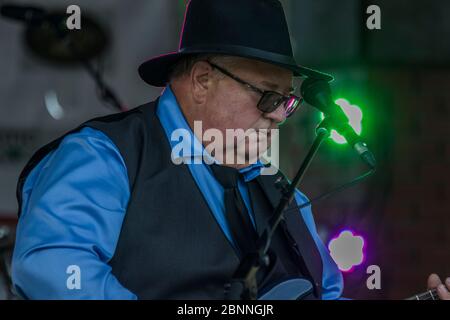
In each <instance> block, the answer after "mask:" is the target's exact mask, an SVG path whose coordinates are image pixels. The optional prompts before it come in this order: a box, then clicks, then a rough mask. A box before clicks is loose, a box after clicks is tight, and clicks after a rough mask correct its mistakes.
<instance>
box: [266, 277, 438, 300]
mask: <svg viewBox="0 0 450 320" xmlns="http://www.w3.org/2000/svg"><path fill="white" fill-rule="evenodd" d="M312 290H313V287H312V284H311V282H309V281H308V280H306V279H301V278H296V279H290V280H287V281H283V282H281V283H279V284H277V285H275V286H274V287H272V288H271V289H270V290H268V291H266V292H264V293H263V294H261V296H260V297H259V298H258V300H301V299H303V298H304V297H306V296H308V295H309V294H311V293H312ZM405 300H440V298H439V295H438V293H437V291H436V289H433V290H428V291H426V292H423V293H419V294H416V295H414V296H412V297H410V298H407V299H405Z"/></svg>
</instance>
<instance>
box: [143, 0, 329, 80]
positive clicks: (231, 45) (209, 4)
mask: <svg viewBox="0 0 450 320" xmlns="http://www.w3.org/2000/svg"><path fill="white" fill-rule="evenodd" d="M204 53H208V54H223V55H230V56H239V57H244V58H250V59H256V60H260V61H263V62H268V63H272V64H275V65H278V66H280V67H284V68H286V69H289V70H292V71H293V73H294V75H295V76H305V77H309V78H317V79H324V80H327V81H331V80H333V77H332V76H330V75H328V74H325V73H322V72H319V71H316V70H312V69H309V68H306V67H303V66H300V65H297V63H296V62H295V59H294V55H293V52H292V46H291V41H290V36H289V30H288V26H287V23H286V18H285V15H284V10H283V7H282V5H281V3H280V2H279V1H278V0H191V1H190V2H189V4H188V6H187V9H186V15H185V20H184V25H183V31H182V33H181V40H180V46H179V49H178V51H177V52H173V53H169V54H165V55H161V56H158V57H155V58H152V59H150V60H148V61H146V62H144V63H143V64H142V65H141V66H140V67H139V74H140V76H141V78H142V79H143V80H144V81H145V82H147V83H148V84H150V85H152V86H156V87H163V86H165V85H166V84H167V82H168V77H169V73H170V71H171V67H172V66H173V65H174V64H175V63H176V62H177V61H178V60H179V59H180V58H182V57H184V56H186V55H191V54H204Z"/></svg>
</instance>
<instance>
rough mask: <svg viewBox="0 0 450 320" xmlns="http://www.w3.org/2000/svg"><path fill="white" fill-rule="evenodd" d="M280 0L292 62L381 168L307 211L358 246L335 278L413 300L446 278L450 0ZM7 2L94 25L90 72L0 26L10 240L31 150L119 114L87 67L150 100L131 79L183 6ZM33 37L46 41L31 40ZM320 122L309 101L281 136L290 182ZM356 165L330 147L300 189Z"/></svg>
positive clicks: (1, 131) (4, 212) (137, 100)
mask: <svg viewBox="0 0 450 320" xmlns="http://www.w3.org/2000/svg"><path fill="white" fill-rule="evenodd" d="M281 2H282V3H283V5H284V8H285V12H286V15H287V18H288V23H289V25H290V31H291V37H292V42H293V46H294V51H295V55H296V58H297V62H299V63H300V64H303V65H306V66H310V67H314V68H317V69H319V70H322V71H325V72H329V73H331V74H333V75H334V76H335V78H336V80H335V81H334V82H333V84H332V87H333V91H334V93H335V98H336V99H341V100H340V102H341V103H343V104H344V105H346V106H347V107H348V108H349V110H354V111H355V112H356V114H357V115H358V117H357V118H358V119H357V120H356V122H357V123H359V125H360V127H361V128H360V129H361V134H362V135H363V136H364V137H365V139H366V141H367V142H368V143H369V144H370V146H371V149H372V151H374V153H375V156H376V157H377V160H378V163H379V169H378V172H377V174H376V175H375V176H373V177H372V178H370V179H369V180H367V181H365V182H364V183H362V184H360V185H358V186H356V187H353V188H352V189H350V190H347V191H345V192H343V193H341V194H339V195H338V196H334V197H332V198H330V199H327V200H325V201H323V202H320V203H318V204H317V205H315V206H314V208H313V212H314V214H315V217H316V223H317V226H318V229H319V233H320V235H321V237H322V239H323V241H324V242H325V243H326V245H327V246H328V245H329V244H330V243H331V242H332V240H333V239H336V238H339V235H342V231H345V230H352V232H353V233H354V235H358V236H360V237H361V239H364V241H363V243H364V249H363V252H364V256H363V259H362V262H361V263H359V264H357V263H356V262H355V263H354V266H353V268H351V269H349V271H347V272H345V273H344V278H345V292H344V295H345V296H347V297H350V298H365V299H378V298H384V299H401V298H406V297H408V296H410V295H411V294H413V293H416V292H421V291H423V289H424V288H425V285H426V283H425V281H426V277H427V275H428V274H429V273H431V272H436V273H439V274H441V275H442V276H446V275H449V274H450V249H449V248H450V233H449V232H448V229H449V226H450V204H449V201H448V199H449V197H450V183H449V177H450V174H449V160H450V141H449V136H450V135H449V133H450V132H449V113H450V112H449V111H450V90H448V88H449V86H450V42H449V41H447V39H449V38H450V20H448V19H447V17H446V14H447V13H448V12H450V2H448V1H446V0H429V1H427V2H424V1H419V0H408V1H407V0H396V1H388V0H378V1H370V2H369V1H366V0H340V1H333V0H284V1H281ZM5 3H7V1H0V5H2V4H5ZM8 3H9V2H8ZM14 4H23V5H30V6H36V7H41V8H43V9H45V10H48V11H50V12H65V9H66V8H67V6H69V5H73V4H76V5H78V6H79V7H80V8H81V13H82V19H83V17H84V16H86V17H88V18H89V19H90V20H89V21H91V23H87V24H86V28H87V27H88V26H91V30H93V31H92V33H90V35H92V36H93V34H96V36H93V37H94V39H97V40H98V41H94V43H95V44H97V45H98V47H96V48H94V50H93V52H94V53H95V54H91V55H89V54H88V55H87V56H86V59H88V58H89V59H88V60H89V63H90V64H91V66H92V70H91V71H89V70H88V71H89V72H86V66H85V65H84V66H83V64H79V63H67V60H66V63H63V62H64V59H62V61H61V59H60V61H59V62H57V61H55V60H57V59H55V57H54V54H53V55H52V53H54V52H55V51H56V52H58V53H59V55H57V56H58V57H60V58H61V57H63V56H64V54H63V53H61V49H60V48H59V47H58V46H57V45H55V43H54V42H52V41H53V40H52V39H53V38H51V36H48V32H47V33H46V32H45V30H44V29H43V30H41V33H39V32H38V29H34V32H31V31H30V30H29V31H28V32H27V28H26V27H25V26H24V25H23V24H21V23H17V22H14V21H11V20H8V19H5V18H3V17H1V18H0V40H1V42H0V43H1V46H2V47H1V51H0V54H1V59H0V70H1V74H2V77H1V78H0V83H1V84H0V225H6V226H7V228H8V230H9V232H8V234H9V238H10V239H11V235H13V234H14V232H13V230H14V225H15V222H16V210H17V203H16V199H15V186H16V182H17V177H18V175H19V173H20V170H21V169H22V168H23V166H24V164H25V163H26V161H27V160H28V159H29V157H30V156H31V155H32V153H33V152H34V151H35V150H36V149H37V148H38V147H39V146H42V145H43V144H45V143H47V142H49V141H50V140H52V139H53V138H56V137H57V136H59V135H60V134H62V133H64V132H65V131H67V130H69V129H71V128H73V127H75V126H77V125H78V124H80V123H81V122H83V121H86V120H88V119H91V118H93V117H95V116H100V115H106V114H109V113H113V112H116V110H114V109H111V108H110V107H109V105H111V104H107V103H105V102H104V99H103V100H102V99H101V95H102V94H101V93H100V98H99V95H98V94H99V92H98V90H99V83H98V79H96V78H95V73H97V75H100V76H101V78H102V80H104V82H105V83H107V84H108V85H109V87H110V88H112V90H113V92H114V93H115V94H116V95H117V97H118V99H119V100H120V101H121V102H122V103H123V104H124V105H126V106H127V107H128V108H133V107H135V106H138V105H140V104H142V103H145V102H148V101H150V100H152V99H154V98H156V97H157V96H158V95H159V93H160V92H161V89H159V88H152V87H149V86H147V85H146V84H145V83H144V82H143V81H142V80H140V78H139V76H138V73H137V67H138V65H139V64H140V63H141V62H143V61H144V60H146V59H147V58H148V57H150V56H156V55H159V54H162V53H166V52H170V51H175V50H176V49H177V46H178V41H179V32H180V29H181V24H182V21H183V14H184V9H185V1H184V0H170V1H167V0H134V1H124V0H108V1H97V2H94V1H87V0H77V1H65V0H46V1H42V0H28V1H19V0H17V1H14ZM372 4H376V5H378V6H379V7H380V8H381V19H382V24H381V27H382V28H381V30H368V29H367V28H366V19H367V18H368V15H367V14H366V8H367V7H368V6H369V5H372ZM82 21H83V20H82ZM86 21H88V20H86ZM82 28H83V26H82ZM47 31H48V30H47ZM46 35H47V36H46ZM36 39H37V40H36ZM45 39H47V42H45V41H44V40H45ZM41 43H47V44H46V45H45V46H43V47H40V46H39V45H36V44H41ZM52 44H53V46H52ZM86 46H87V45H86ZM86 46H82V47H81V49H83V47H84V48H86ZM51 48H54V50H51ZM58 48H59V49H58ZM81 49H80V50H81ZM88 53H89V52H88ZM49 56H50V57H53V58H50V59H49ZM66 57H67V56H66ZM69 60H70V59H69ZM92 71H93V72H94V73H92ZM93 75H94V77H92V76H93ZM100 91H101V90H100ZM355 106H356V107H355ZM320 119H321V115H320V113H318V112H317V111H315V110H314V109H313V108H311V107H309V106H305V107H304V108H303V109H302V110H301V111H300V112H298V113H297V114H296V115H295V116H294V117H292V118H290V120H289V121H288V122H287V123H286V124H285V125H283V127H282V128H281V135H280V137H281V155H280V160H281V167H282V169H283V171H284V172H285V173H286V174H287V175H288V176H292V175H293V174H294V173H295V171H296V169H297V166H298V165H299V164H300V162H301V160H302V159H303V156H304V154H305V152H306V150H307V147H309V145H310V143H311V142H312V140H313V138H314V128H315V126H316V125H317V124H318V123H319V122H320ZM363 171H364V168H363V166H362V164H361V163H360V161H359V159H358V158H357V156H355V154H354V153H353V152H352V151H351V150H350V149H349V148H348V146H347V145H346V144H337V143H336V142H334V141H333V140H330V141H328V142H327V143H325V144H324V145H323V146H322V147H321V149H320V150H319V153H318V155H317V157H316V159H315V161H314V162H313V164H312V166H311V169H310V170H309V171H308V173H307V176H306V177H305V179H304V181H303V183H302V186H301V187H300V189H301V190H302V191H303V192H304V193H306V195H307V196H309V197H310V198H311V197H314V196H315V195H318V194H320V193H322V192H324V191H327V190H329V189H331V188H332V187H334V186H336V185H338V184H340V183H342V182H344V181H347V180H349V179H351V178H353V177H356V176H357V175H358V174H360V173H362V172H363ZM0 230H1V229H0ZM344 234H345V233H344ZM0 238H1V237H0ZM358 239H359V238H358ZM358 243H360V242H358ZM8 246H9V247H8ZM8 246H6V247H4V248H8V249H7V250H6V249H5V250H4V251H5V252H7V251H8V250H9V251H10V245H8ZM355 247H357V248H358V251H359V250H360V246H359V245H356V246H355ZM0 248H3V247H1V244H0ZM0 250H3V249H0ZM4 251H0V253H1V254H3V252H4ZM358 253H359V252H358ZM6 260H7V259H6ZM355 261H356V260H355ZM370 265H378V266H380V269H381V272H382V274H381V279H382V280H381V289H380V290H369V289H368V288H367V287H366V279H367V277H368V274H367V273H366V269H367V267H368V266H370ZM7 269H8V268H7V267H3V264H2V265H0V273H2V274H6V277H0V279H1V280H0V287H1V286H2V284H3V288H5V286H6V285H7V281H8V278H7V272H8V270H7ZM0 298H5V299H6V298H10V295H9V291H8V290H7V289H0Z"/></svg>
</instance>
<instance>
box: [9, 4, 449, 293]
mask: <svg viewBox="0 0 450 320" xmlns="http://www.w3.org/2000/svg"><path fill="white" fill-rule="evenodd" d="M139 71H140V74H141V77H142V78H143V79H144V80H145V81H146V82H147V83H149V84H150V85H153V86H166V88H165V90H164V92H163V94H162V95H161V97H160V98H159V99H158V100H157V101H155V102H152V103H149V104H147V105H144V106H141V107H138V108H136V109H133V110H131V111H129V112H126V113H122V114H116V115H112V116H107V117H103V118H99V119H94V120H91V121H88V122H86V123H85V124H83V125H81V126H80V127H78V128H76V129H74V130H72V131H71V132H69V133H67V134H66V135H64V136H63V137H61V138H59V139H57V140H55V141H53V142H52V143H50V144H48V145H46V146H45V147H43V148H42V149H40V150H39V151H38V152H37V153H36V154H35V155H34V156H33V157H32V159H31V160H30V162H29V163H28V164H27V166H26V167H25V169H24V171H23V172H22V174H21V177H20V179H19V184H18V194H17V195H18V200H19V213H20V214H21V215H20V220H19V224H18V228H17V241H16V247H15V251H14V257H13V281H14V285H15V288H16V289H17V291H18V293H20V295H22V296H23V297H25V298H30V299H137V298H139V299H224V298H225V297H228V295H229V294H230V292H229V288H230V283H231V282H232V280H233V274H234V272H235V270H236V268H237V267H238V266H239V263H240V261H242V260H243V259H244V258H245V257H246V256H247V254H249V253H251V252H254V250H255V248H256V242H257V238H258V236H260V235H261V233H262V232H263V231H264V228H265V227H267V221H268V219H269V218H270V217H271V214H272V212H273V209H274V207H275V206H276V205H277V203H278V201H279V199H280V191H279V190H278V189H277V187H276V185H275V182H276V181H277V179H279V178H281V179H283V177H282V176H281V174H280V173H279V172H277V173H276V174H275V175H261V170H262V169H263V167H264V166H263V164H262V163H261V161H256V162H255V161H252V160H251V159H250V157H248V156H249V154H250V152H249V151H248V150H249V149H252V147H254V144H258V143H259V142H261V141H260V140H263V138H264V134H262V135H260V134H259V133H261V132H265V130H268V129H275V128H276V127H277V125H278V124H280V123H282V122H283V121H285V120H286V118H287V117H289V116H290V115H291V114H292V113H293V112H294V111H295V110H296V108H297V107H298V105H299V103H300V98H298V97H296V96H294V95H292V94H291V91H292V88H291V86H292V78H293V76H305V77H315V78H322V79H326V80H332V78H331V77H330V76H328V75H326V74H323V73H320V72H317V71H314V70H311V69H308V68H305V67H301V66H298V65H296V63H295V61H294V58H293V55H292V48H291V44H290V39H289V33H288V29H287V25H286V21H285V17H284V12H283V9H282V7H281V5H280V3H279V2H278V1H275V0H214V1H212V0H192V1H191V2H190V4H189V6H188V9H187V13H186V20H185V23H184V28H183V34H182V41H181V43H180V48H179V50H178V52H176V53H173V54H169V55H165V56H160V57H157V58H154V59H151V60H149V61H147V62H146V63H144V64H143V65H142V66H141V67H140V69H139ZM196 121H200V122H201V125H202V129H203V130H208V129H214V130H217V131H218V132H221V133H224V132H225V131H226V130H227V129H241V130H251V129H253V130H255V131H256V132H257V139H256V140H251V139H250V142H249V140H245V139H244V140H242V139H239V138H238V139H237V140H238V142H240V143H241V144H242V143H243V144H244V145H245V146H248V147H249V148H247V149H246V148H244V150H247V151H244V160H245V161H244V162H243V163H242V162H238V161H236V159H235V157H227V155H228V153H229V152H230V148H226V147H228V146H230V145H232V144H230V141H227V142H224V144H223V146H224V148H218V149H217V148H216V149H215V150H214V152H213V153H210V152H205V147H206V144H207V142H210V141H208V138H205V136H204V135H199V134H198V133H197V132H195V133H194V132H193V131H194V127H195V122H196ZM179 130H183V132H184V133H187V135H182V136H183V137H184V138H186V141H189V140H190V141H191V142H192V148H189V149H188V150H187V151H186V150H184V151H185V152H183V153H176V152H173V151H174V150H175V149H176V148H177V145H178V143H179V140H178V139H173V138H174V136H175V137H177V136H178V137H180V135H177V132H180V131H179ZM174 134H175V135H174ZM234 140H235V139H234V138H233V141H234ZM266 147H268V145H267V146H266ZM266 147H262V148H261V150H259V149H258V153H257V154H258V157H259V156H260V154H261V153H262V152H264V151H265V149H266ZM236 150H237V149H236V148H231V151H236ZM208 151H209V150H208ZM223 153H225V154H223ZM238 153H239V152H238ZM221 154H222V155H221ZM238 155H239V154H238ZM241 156H242V154H241ZM198 158H201V159H202V160H207V161H200V162H198V161H195V160H198ZM205 158H206V159H205ZM191 160H194V161H191ZM305 202H307V199H306V197H305V196H304V195H303V194H301V193H300V192H298V191H297V193H296V195H295V201H293V202H292V203H291V204H290V206H289V208H288V209H287V211H286V212H285V219H284V220H283V221H282V223H281V224H280V226H279V228H278V229H277V231H276V232H275V233H274V235H273V239H272V243H271V246H270V249H269V260H268V264H265V265H264V264H263V265H262V267H261V270H260V272H259V273H258V275H257V281H258V287H259V289H260V290H259V296H262V295H263V294H265V293H267V292H270V288H272V287H273V286H274V285H277V284H279V283H286V282H287V281H291V280H292V279H294V280H295V279H307V280H308V283H310V287H308V290H305V291H304V292H293V293H292V292H291V293H292V294H295V295H296V296H295V297H299V296H305V297H306V298H313V299H314V298H315V299H338V298H340V296H341V293H342V289H343V281H342V275H341V273H340V272H339V270H338V269H337V267H336V265H335V263H334V262H333V260H332V259H331V257H330V256H329V254H328V252H327V250H326V248H325V247H324V245H323V243H322V242H321V240H320V238H319V236H318V234H317V231H316V228H315V225H314V220H313V216H312V213H311V210H310V208H309V207H306V208H304V209H302V210H301V211H299V210H298V208H297V205H301V204H303V203H305ZM431 280H433V281H436V282H435V283H433V286H434V287H435V286H436V285H437V281H439V280H438V279H431ZM291 291H292V290H291ZM294 291H295V290H294ZM448 295H449V293H448V292H447V290H445V291H442V292H440V296H441V298H445V297H448Z"/></svg>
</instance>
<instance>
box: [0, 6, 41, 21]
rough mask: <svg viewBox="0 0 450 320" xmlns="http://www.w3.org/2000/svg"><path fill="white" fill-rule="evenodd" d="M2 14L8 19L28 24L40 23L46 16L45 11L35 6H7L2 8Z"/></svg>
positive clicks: (0, 10) (0, 11)
mask: <svg viewBox="0 0 450 320" xmlns="http://www.w3.org/2000/svg"><path fill="white" fill-rule="evenodd" d="M0 14H1V15H2V16H4V17H6V18H9V19H12V20H17V21H22V22H26V23H31V24H33V23H39V22H41V21H42V20H43V19H44V18H45V16H46V12H45V10H43V9H40V8H38V7H33V6H18V5H13V4H5V5H2V6H1V8H0Z"/></svg>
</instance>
